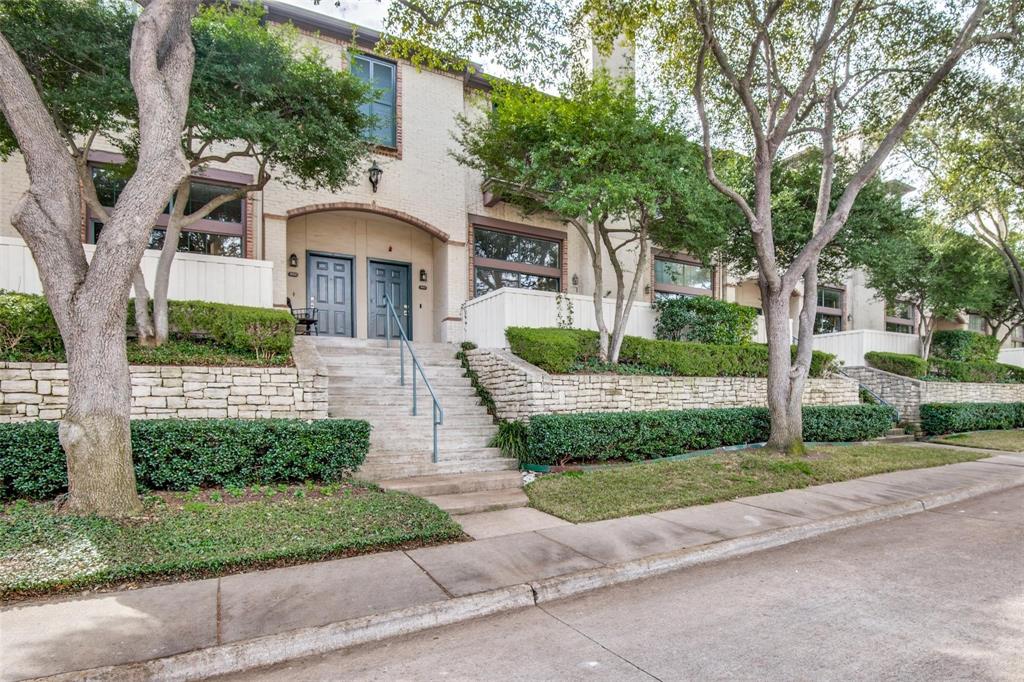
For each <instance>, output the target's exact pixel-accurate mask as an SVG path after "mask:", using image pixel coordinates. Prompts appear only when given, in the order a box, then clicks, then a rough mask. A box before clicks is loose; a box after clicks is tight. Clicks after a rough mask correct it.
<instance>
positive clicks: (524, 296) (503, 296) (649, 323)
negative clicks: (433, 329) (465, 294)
mask: <svg viewBox="0 0 1024 682" xmlns="http://www.w3.org/2000/svg"><path fill="white" fill-rule="evenodd" d="M559 300H560V301H561V302H559ZM570 303H571V305H572V313H571V316H570V313H569V304H570ZM559 310H561V312H559ZM604 315H605V323H606V324H607V325H608V326H609V328H610V327H611V324H612V320H614V319H615V299H609V298H606V299H604ZM656 318H657V315H656V314H655V312H654V307H653V306H652V305H651V304H650V303H646V302H641V301H636V302H634V303H633V308H632V310H631V311H630V315H629V320H628V321H627V322H626V334H628V335H630V336H641V337H644V338H648V339H653V338H654V323H655V320H656ZM462 319H463V320H464V321H465V326H466V327H465V328H466V340H467V341H472V342H473V343H475V344H476V345H477V346H479V347H480V348H505V347H507V346H508V344H507V342H506V341H505V329H506V328H507V327H557V326H559V322H561V324H562V325H564V326H566V327H573V328H575V329H593V330H596V329H597V318H596V316H595V315H594V299H593V298H592V297H590V296H584V295H582V294H562V295H561V299H559V296H558V294H555V293H554V292H550V291H533V290H530V289H512V288H503V289H496V290H494V291H491V292H488V293H486V294H484V295H483V296H480V297H479V298H474V299H473V300H471V301H467V302H466V304H465V306H464V308H463V314H462ZM754 340H755V341H757V342H759V343H763V342H764V341H765V335H764V318H763V317H760V316H758V318H757V329H756V332H755V334H754Z"/></svg>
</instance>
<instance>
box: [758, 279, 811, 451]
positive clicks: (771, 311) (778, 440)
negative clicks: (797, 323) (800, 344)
mask: <svg viewBox="0 0 1024 682" xmlns="http://www.w3.org/2000/svg"><path fill="white" fill-rule="evenodd" d="M761 291H762V293H761V297H762V301H763V305H764V316H765V330H766V332H767V335H768V414H769V417H770V418H771V431H770V432H769V435H768V445H767V447H768V448H769V449H772V450H776V451H778V452H786V453H801V452H803V427H802V420H801V416H800V412H799V408H797V409H796V410H794V409H793V404H794V401H795V402H796V404H797V405H799V403H800V400H801V398H802V396H801V393H800V392H794V391H793V388H794V386H793V383H792V382H791V371H792V369H793V367H792V361H791V352H792V351H791V350H790V345H791V341H792V339H791V335H792V331H791V328H790V322H789V292H788V291H783V290H780V289H775V288H773V289H771V290H769V289H768V287H767V286H764V285H762V286H761ZM801 388H802V385H801Z"/></svg>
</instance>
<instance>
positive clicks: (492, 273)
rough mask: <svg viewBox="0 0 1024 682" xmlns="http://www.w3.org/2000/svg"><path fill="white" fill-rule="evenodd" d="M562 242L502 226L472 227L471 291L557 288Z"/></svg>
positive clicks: (480, 293)
mask: <svg viewBox="0 0 1024 682" xmlns="http://www.w3.org/2000/svg"><path fill="white" fill-rule="evenodd" d="M561 263H562V242H561V240H558V239H549V238H546V237H540V236H537V235H532V234H525V233H517V232H513V231H509V230H504V229H492V228H484V227H474V228H473V294H474V295H475V296H481V295H483V294H486V293H487V292H488V291H494V290H495V289H501V288H502V287H512V288H516V289H538V290H540V291H560V290H561V284H562V279H561V277H562V270H561Z"/></svg>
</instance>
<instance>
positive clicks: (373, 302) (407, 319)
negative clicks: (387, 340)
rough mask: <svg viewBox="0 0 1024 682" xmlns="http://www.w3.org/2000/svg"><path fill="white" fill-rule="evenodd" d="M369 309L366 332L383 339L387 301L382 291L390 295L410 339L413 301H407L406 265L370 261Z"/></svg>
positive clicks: (392, 329)
mask: <svg viewBox="0 0 1024 682" xmlns="http://www.w3.org/2000/svg"><path fill="white" fill-rule="evenodd" d="M368 269H369V278H370V281H369V295H370V300H369V309H370V320H369V326H368V327H367V330H366V335H367V337H368V338H371V339H383V338H384V337H385V336H387V316H388V309H387V304H386V303H385V302H384V292H387V294H388V296H390V297H391V303H392V305H394V306H395V312H396V313H397V314H398V317H399V319H400V320H401V321H402V326H403V327H404V328H405V335H406V336H407V337H409V340H410V341H411V340H412V302H411V301H410V300H409V298H410V291H409V284H410V282H409V266H408V265H407V264H402V263H386V262H382V261H375V260H372V261H370V262H369V266H368ZM394 322H395V321H394V320H393V319H392V320H391V337H392V338H398V330H397V329H396V328H395V326H396V325H395V323H394Z"/></svg>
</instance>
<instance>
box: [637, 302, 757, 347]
mask: <svg viewBox="0 0 1024 682" xmlns="http://www.w3.org/2000/svg"><path fill="white" fill-rule="evenodd" d="M654 309H655V311H657V313H658V322H657V324H656V325H655V327H654V335H655V336H656V337H657V338H659V339H662V340H664V341H695V342H697V343H721V344H737V343H749V342H750V340H751V339H753V338H754V329H755V320H757V308H751V307H750V306H745V305H739V304H738V303H729V302H728V301H719V300H717V299H714V298H711V297H710V296H692V297H690V298H666V299H661V300H658V301H655V302H654Z"/></svg>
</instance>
